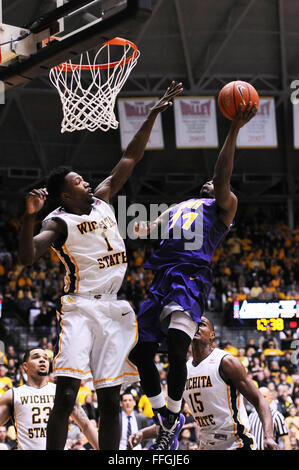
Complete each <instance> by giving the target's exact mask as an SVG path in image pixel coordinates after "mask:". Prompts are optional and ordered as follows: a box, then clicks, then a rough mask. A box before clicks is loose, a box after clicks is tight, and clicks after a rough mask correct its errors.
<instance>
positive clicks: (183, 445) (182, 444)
mask: <svg viewBox="0 0 299 470" xmlns="http://www.w3.org/2000/svg"><path fill="white" fill-rule="evenodd" d="M190 441H191V433H190V430H189V429H188V428H185V429H182V431H181V434H180V439H179V446H178V450H188V446H189V443H190Z"/></svg>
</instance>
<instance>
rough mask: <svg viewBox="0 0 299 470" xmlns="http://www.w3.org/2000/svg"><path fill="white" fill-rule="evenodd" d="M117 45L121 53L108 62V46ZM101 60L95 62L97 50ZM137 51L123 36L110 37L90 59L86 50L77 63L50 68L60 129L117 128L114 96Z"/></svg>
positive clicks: (67, 63)
mask: <svg viewBox="0 0 299 470" xmlns="http://www.w3.org/2000/svg"><path fill="white" fill-rule="evenodd" d="M112 47H113V48H115V47H117V48H118V51H119V50H121V51H122V56H121V57H120V59H118V60H117V61H114V62H112V61H111V57H112V51H111V48H112ZM103 52H104V53H105V55H106V59H105V63H102V64H100V63H99V57H100V54H101V53H103ZM113 52H115V51H113ZM139 55H140V51H139V50H138V49H137V47H136V46H135V44H133V43H132V42H130V41H127V40H126V39H122V38H114V39H112V40H111V41H108V42H106V43H104V44H103V46H102V47H101V48H100V49H99V51H98V52H97V53H96V54H95V56H94V59H93V60H91V59H90V54H89V52H84V53H83V54H81V56H80V60H79V63H77V64H72V61H71V60H69V61H68V62H65V63H63V64H60V65H58V66H57V67H53V68H52V69H51V70H50V80H51V82H52V83H53V85H54V86H55V87H56V88H57V90H58V93H59V96H60V99H61V103H62V111H63V120H62V123H61V132H62V133H63V132H73V131H76V130H84V129H86V130H88V131H91V132H94V131H96V130H97V129H101V130H102V131H104V132H106V131H108V130H109V129H111V128H112V129H117V128H118V121H117V120H116V117H115V113H114V107H115V100H116V97H117V95H118V93H119V92H120V90H121V88H122V87H123V85H124V83H125V81H126V80H127V78H128V76H129V75H130V73H131V70H132V69H133V68H134V67H135V65H136V63H137V60H138V57H139Z"/></svg>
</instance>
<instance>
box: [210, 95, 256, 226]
mask: <svg viewBox="0 0 299 470" xmlns="http://www.w3.org/2000/svg"><path fill="white" fill-rule="evenodd" d="M256 112H257V108H256V106H255V105H253V106H252V104H251V102H249V103H248V106H247V107H246V109H245V110H244V111H242V105H240V110H239V113H238V114H237V116H236V117H235V118H234V119H233V120H232V122H231V125H230V128H229V131H228V134H227V137H226V139H225V142H224V144H223V147H222V149H221V150H220V153H219V155H218V158H217V161H216V164H215V168H214V175H213V184H214V192H215V199H216V204H217V206H218V207H219V208H220V210H221V212H222V219H223V221H224V223H225V224H226V225H228V226H229V225H230V224H231V222H232V220H233V218H234V216H235V214H236V211H237V205H238V200H237V197H236V196H235V194H234V193H233V192H232V191H231V189H230V179H231V175H232V172H233V166H234V157H235V148H236V142H237V137H238V133H239V130H240V129H241V127H243V126H244V125H245V124H247V122H249V121H250V119H252V118H253V117H254V116H255V114H256Z"/></svg>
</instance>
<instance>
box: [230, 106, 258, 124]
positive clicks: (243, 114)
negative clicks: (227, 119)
mask: <svg viewBox="0 0 299 470" xmlns="http://www.w3.org/2000/svg"><path fill="white" fill-rule="evenodd" d="M256 113H257V107H256V105H255V104H254V105H253V104H252V102H251V101H249V103H248V105H247V106H246V108H245V109H244V111H243V110H242V104H241V103H240V105H239V112H238V114H237V115H236V117H235V118H234V119H233V120H232V124H233V125H235V126H237V127H238V128H239V129H240V128H241V127H243V126H245V124H247V123H248V122H249V121H250V120H251V119H252V118H253V117H254V116H255V115H256Z"/></svg>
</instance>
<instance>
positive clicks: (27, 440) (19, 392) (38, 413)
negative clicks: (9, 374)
mask: <svg viewBox="0 0 299 470" xmlns="http://www.w3.org/2000/svg"><path fill="white" fill-rule="evenodd" d="M55 390H56V385H55V384H53V383H51V382H49V383H48V384H47V385H45V386H44V387H41V388H35V387H30V386H28V385H22V386H21V387H18V388H13V407H14V421H15V426H16V430H17V440H18V449H20V450H46V439H47V434H46V432H47V423H48V418H49V414H50V411H51V410H52V408H53V404H54V398H55Z"/></svg>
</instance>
